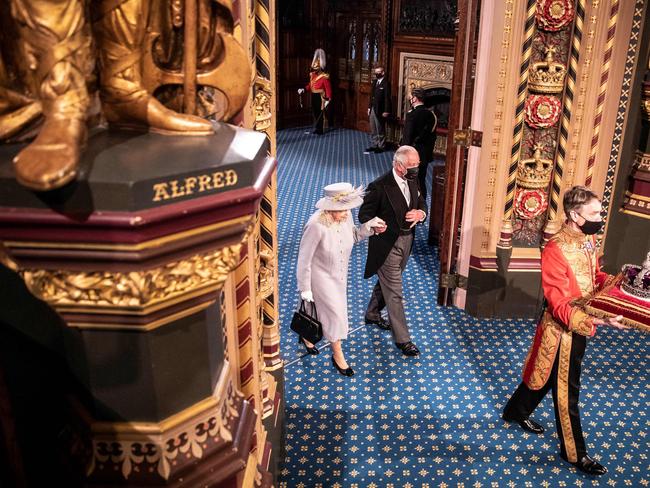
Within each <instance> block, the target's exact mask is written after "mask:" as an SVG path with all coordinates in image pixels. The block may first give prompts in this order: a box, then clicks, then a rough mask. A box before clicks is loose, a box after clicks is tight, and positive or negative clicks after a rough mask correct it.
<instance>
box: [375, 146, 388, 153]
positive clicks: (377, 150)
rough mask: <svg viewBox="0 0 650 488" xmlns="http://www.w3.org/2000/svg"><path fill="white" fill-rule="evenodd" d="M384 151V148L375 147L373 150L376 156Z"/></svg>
mask: <svg viewBox="0 0 650 488" xmlns="http://www.w3.org/2000/svg"><path fill="white" fill-rule="evenodd" d="M385 150H386V148H385V147H376V148H375V152H376V153H377V154H379V153H383V152H384V151H385Z"/></svg>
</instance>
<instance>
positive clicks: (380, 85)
mask: <svg viewBox="0 0 650 488" xmlns="http://www.w3.org/2000/svg"><path fill="white" fill-rule="evenodd" d="M374 75H375V79H374V80H373V82H372V90H371V92H370V105H369V106H368V117H370V131H371V132H372V143H373V145H372V146H370V147H368V148H366V152H367V153H369V152H382V151H383V150H384V144H385V142H386V118H387V117H388V116H389V115H390V83H389V82H388V80H387V79H386V77H385V73H384V68H383V67H381V66H377V67H375V70H374Z"/></svg>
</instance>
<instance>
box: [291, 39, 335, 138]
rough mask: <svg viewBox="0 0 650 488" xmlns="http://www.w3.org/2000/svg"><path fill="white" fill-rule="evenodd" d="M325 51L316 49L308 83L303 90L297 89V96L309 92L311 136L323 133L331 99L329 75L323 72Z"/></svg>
mask: <svg viewBox="0 0 650 488" xmlns="http://www.w3.org/2000/svg"><path fill="white" fill-rule="evenodd" d="M325 63H326V61H325V51H323V50H322V49H316V51H314V59H313V60H312V63H311V68H310V69H309V83H307V86H305V88H299V89H298V94H299V95H302V94H303V93H304V92H305V91H308V92H311V113H312V115H313V117H314V129H313V132H312V133H313V134H319V135H320V134H322V133H323V122H324V119H325V117H327V107H328V105H329V103H330V100H331V99H332V84H331V83H330V75H329V74H328V73H326V72H325V66H326V64H325Z"/></svg>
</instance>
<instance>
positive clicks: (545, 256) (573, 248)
mask: <svg viewBox="0 0 650 488" xmlns="http://www.w3.org/2000/svg"><path fill="white" fill-rule="evenodd" d="M610 278H612V277H611V276H610V275H608V274H607V273H604V272H602V271H600V265H599V264H598V256H597V253H596V245H595V239H594V237H593V236H587V235H585V234H583V233H582V232H579V231H574V230H572V229H571V228H569V227H568V226H566V225H563V226H562V229H560V231H559V232H558V233H557V234H555V235H554V236H553V237H552V238H551V239H550V240H549V242H548V244H547V245H546V247H545V248H544V250H543V251H542V287H543V289H544V297H545V298H546V302H547V306H546V310H544V315H543V316H542V319H541V320H540V322H539V324H538V325H537V331H536V332H535V338H534V339H533V344H532V346H531V348H530V351H529V352H528V356H527V357H526V361H525V362H524V372H523V380H524V383H525V384H526V386H528V388H530V389H532V390H539V389H540V388H541V387H543V386H544V385H545V384H546V381H547V380H548V378H549V375H550V374H551V369H552V368H553V362H554V361H555V355H556V354H557V351H558V347H559V345H560V341H561V338H562V334H569V335H571V334H580V335H583V336H588V337H591V336H593V335H594V334H595V333H596V326H595V325H594V323H593V321H592V317H591V316H589V315H587V314H586V313H585V312H584V310H583V309H582V308H581V303H582V302H583V301H584V299H585V298H586V297H589V296H590V295H592V294H593V293H594V292H596V291H598V290H600V289H601V288H602V287H603V285H605V283H606V282H609V279H610Z"/></svg>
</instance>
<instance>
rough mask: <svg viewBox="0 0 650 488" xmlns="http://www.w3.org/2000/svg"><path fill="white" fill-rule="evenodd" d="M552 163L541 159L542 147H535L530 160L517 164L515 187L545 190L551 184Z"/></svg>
mask: <svg viewBox="0 0 650 488" xmlns="http://www.w3.org/2000/svg"><path fill="white" fill-rule="evenodd" d="M552 171H553V161H551V160H550V159H544V158H542V146H540V145H536V146H535V152H534V153H533V157H532V158H531V159H523V160H521V161H520V162H519V168H518V170H517V186H519V187H520V188H547V187H548V184H549V183H550V182H551V172H552Z"/></svg>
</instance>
